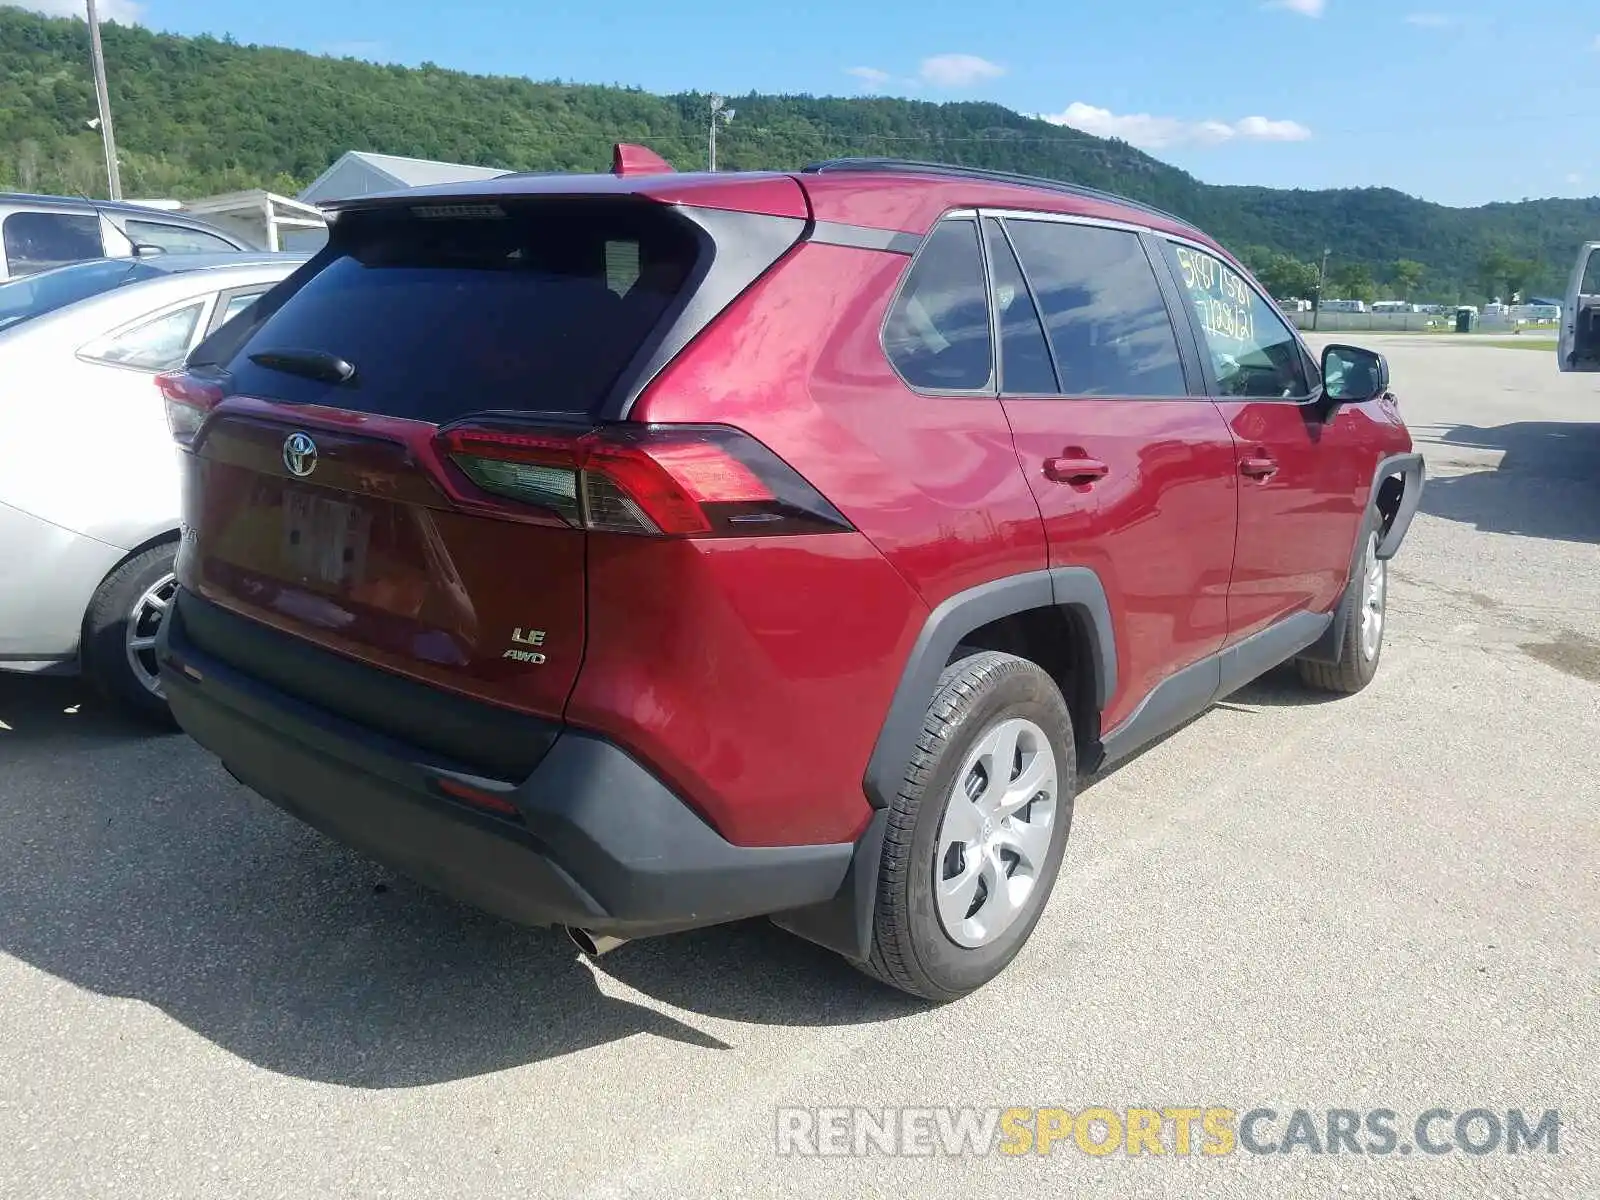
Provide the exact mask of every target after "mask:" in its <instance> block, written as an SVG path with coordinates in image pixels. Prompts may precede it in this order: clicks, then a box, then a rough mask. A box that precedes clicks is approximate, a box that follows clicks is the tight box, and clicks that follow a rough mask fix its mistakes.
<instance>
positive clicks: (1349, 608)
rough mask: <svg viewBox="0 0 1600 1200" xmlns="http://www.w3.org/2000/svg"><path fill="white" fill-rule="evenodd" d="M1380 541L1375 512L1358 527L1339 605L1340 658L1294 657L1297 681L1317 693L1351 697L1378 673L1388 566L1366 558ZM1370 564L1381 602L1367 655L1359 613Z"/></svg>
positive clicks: (1379, 521) (1364, 599)
mask: <svg viewBox="0 0 1600 1200" xmlns="http://www.w3.org/2000/svg"><path fill="white" fill-rule="evenodd" d="M1382 538H1383V521H1382V518H1381V516H1380V515H1379V514H1378V512H1377V510H1373V511H1372V512H1370V513H1369V514H1368V515H1367V519H1366V521H1365V522H1364V523H1363V524H1362V526H1361V537H1360V540H1359V541H1358V542H1357V547H1358V548H1357V553H1356V558H1355V566H1354V569H1353V570H1352V571H1351V573H1350V582H1349V584H1348V585H1346V587H1345V591H1344V598H1343V599H1342V600H1341V601H1340V602H1339V619H1340V620H1342V621H1343V622H1344V639H1343V640H1342V641H1341V642H1340V643H1339V659H1338V661H1337V662H1331V663H1326V662H1313V661H1311V660H1310V659H1305V658H1297V659H1296V660H1295V668H1296V670H1298V671H1299V673H1300V682H1301V683H1303V684H1305V686H1307V687H1309V688H1315V689H1316V690H1317V691H1319V692H1336V693H1339V694H1341V695H1346V696H1350V695H1354V694H1355V693H1356V692H1359V691H1360V690H1361V689H1362V688H1364V687H1366V686H1367V684H1369V683H1371V682H1372V680H1373V678H1374V677H1375V676H1376V675H1377V674H1378V663H1379V662H1380V661H1381V660H1382V658H1383V634H1384V630H1385V628H1386V627H1387V625H1388V620H1387V616H1388V603H1389V570H1388V564H1387V563H1386V562H1385V561H1383V560H1382V559H1375V560H1374V559H1369V558H1368V557H1367V556H1368V551H1369V549H1371V550H1373V551H1375V550H1376V546H1377V543H1378V542H1379V541H1381V540H1382ZM1371 561H1376V562H1377V564H1378V570H1379V571H1380V572H1381V573H1382V576H1383V584H1382V594H1381V600H1380V602H1379V606H1378V610H1379V615H1380V616H1381V617H1382V618H1383V619H1382V620H1380V621H1379V625H1378V634H1377V644H1376V646H1375V647H1373V648H1372V649H1371V651H1370V653H1369V652H1368V649H1367V647H1366V645H1364V644H1363V640H1362V610H1363V609H1364V608H1365V607H1366V606H1367V588H1366V581H1367V567H1368V564H1369V563H1370V562H1371Z"/></svg>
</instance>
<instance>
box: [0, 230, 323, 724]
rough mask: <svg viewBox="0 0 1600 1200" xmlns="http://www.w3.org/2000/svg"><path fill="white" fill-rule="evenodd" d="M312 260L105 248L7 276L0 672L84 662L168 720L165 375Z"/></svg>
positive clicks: (132, 701)
mask: <svg viewBox="0 0 1600 1200" xmlns="http://www.w3.org/2000/svg"><path fill="white" fill-rule="evenodd" d="M303 261H304V256H299V255H281V254H243V253H241V254H204V255H189V254H182V255H180V254H171V255H161V256H158V257H155V258H139V259H132V260H129V259H102V260H97V261H94V262H86V263H78V264H75V265H73V266H68V267H61V268H59V269H57V270H53V271H46V272H43V273H41V274H38V275H32V276H28V277H27V278H24V279H19V280H15V281H13V282H10V283H6V284H0V430H3V436H0V564H4V570H3V571H0V670H12V671H33V672H74V671H77V670H80V669H81V670H84V671H87V672H88V673H89V674H90V675H91V676H92V677H93V678H94V680H95V682H96V683H97V684H98V685H99V686H100V688H101V690H102V691H104V692H105V693H106V695H107V696H109V697H111V698H112V699H114V700H116V701H118V702H119V703H121V704H123V705H124V706H126V707H128V708H131V709H132V710H134V711H135V712H138V713H140V714H142V715H144V716H146V717H150V718H152V719H155V720H157V721H164V720H167V719H168V718H167V712H166V701H165V699H164V697H163V696H162V694H161V684H160V680H159V677H158V675H157V673H156V666H155V654H154V646H155V633H156V630H157V629H158V628H159V626H160V623H161V614H162V612H163V611H164V610H165V608H166V605H167V603H168V600H169V598H170V596H171V595H172V591H173V587H174V583H173V574H172V562H173V556H174V553H175V551H176V548H177V542H178V468H177V460H176V457H175V451H174V448H173V446H172V442H171V437H170V435H169V434H168V432H167V424H166V415H165V407H164V405H163V402H162V397H161V393H160V392H159V391H158V390H157V389H156V386H155V383H154V378H155V376H156V374H157V373H158V372H161V371H166V370H171V369H172V368H174V367H177V366H179V365H180V364H181V363H182V362H183V360H184V358H185V357H186V356H187V355H188V353H189V351H190V350H192V349H193V348H194V347H195V346H196V345H198V344H199V343H200V341H201V340H202V339H203V338H205V337H206V336H208V335H209V334H211V333H213V332H215V331H216V330H217V329H218V328H219V327H220V326H221V325H223V324H224V323H225V322H227V321H229V320H230V319H232V318H233V317H235V316H237V315H239V314H240V313H242V312H244V310H246V309H248V308H249V307H250V306H251V305H252V304H254V302H255V301H256V299H257V298H258V297H259V296H260V295H261V294H262V293H264V292H266V291H267V290H269V289H270V288H271V287H272V286H273V284H275V283H277V282H278V281H280V280H282V279H283V278H285V277H286V276H287V275H288V274H289V273H290V272H291V271H293V270H294V268H295V267H296V266H298V265H299V264H300V263H301V262H303ZM245 319H248V318H245Z"/></svg>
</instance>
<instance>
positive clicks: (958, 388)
mask: <svg viewBox="0 0 1600 1200" xmlns="http://www.w3.org/2000/svg"><path fill="white" fill-rule="evenodd" d="M883 348H884V350H885V352H886V353H887V354H888V355H889V361H890V362H892V363H893V364H894V367H895V370H897V371H899V372H900V377H901V378H902V379H904V380H905V381H906V382H907V383H908V384H910V385H911V386H912V387H914V388H922V389H925V390H927V391H937V392H972V391H979V390H987V389H988V388H989V386H990V382H991V380H992V379H993V377H994V365H993V363H994V347H993V339H992V338H991V336H990V331H989V298H988V293H987V291H986V290H985V287H984V278H983V257H982V254H981V253H980V251H979V249H978V223H977V222H976V221H972V220H967V219H964V218H962V219H956V220H950V221H944V222H941V223H940V224H939V225H938V226H937V227H936V228H935V229H934V231H933V232H932V233H930V234H929V235H928V240H927V243H926V244H925V245H924V246H923V248H922V251H921V253H919V254H918V255H917V260H916V262H915V263H913V264H912V266H911V274H910V275H909V276H907V277H906V281H905V286H904V287H902V288H901V289H900V295H899V297H898V298H897V299H896V300H895V303H894V308H893V309H891V310H890V312H889V319H888V321H887V323H886V324H885V326H884V331H883Z"/></svg>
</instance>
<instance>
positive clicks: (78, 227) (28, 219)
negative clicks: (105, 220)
mask: <svg viewBox="0 0 1600 1200" xmlns="http://www.w3.org/2000/svg"><path fill="white" fill-rule="evenodd" d="M0 238H3V239H4V244H5V248H6V262H7V264H9V266H10V268H11V273H12V274H13V275H31V274H33V273H34V272H35V271H44V270H48V269H49V268H50V267H59V266H63V265H64V264H66V263H74V262H83V261H84V260H85V259H90V258H99V257H100V256H101V255H102V254H104V253H105V244H104V243H103V242H102V241H101V240H100V218H99V217H96V216H92V215H91V216H78V215H76V214H73V213H51V212H18V213H12V214H11V215H10V216H9V217H7V218H6V219H5V224H4V227H3V228H0Z"/></svg>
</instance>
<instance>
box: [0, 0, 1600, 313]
mask: <svg viewBox="0 0 1600 1200" xmlns="http://www.w3.org/2000/svg"><path fill="white" fill-rule="evenodd" d="M105 48H106V58H107V63H108V72H109V75H110V87H111V98H112V105H113V112H114V114H115V116H116V129H117V141H118V147H119V150H120V152H121V153H120V159H121V161H122V164H123V187H124V191H125V192H126V193H127V194H128V195H130V196H150V197H156V196H175V197H194V196H200V195H205V194H209V193H214V192H221V191H230V190H234V189H238V188H245V187H257V186H264V187H270V188H272V189H274V190H277V191H280V192H287V193H290V194H293V193H294V192H295V191H297V190H298V189H299V188H300V187H302V186H304V185H305V184H306V183H308V182H309V181H310V180H311V179H313V178H314V177H315V176H316V175H318V174H320V173H321V171H322V170H323V169H324V168H326V167H327V166H328V165H329V163H331V162H332V161H333V160H334V159H335V158H337V157H338V156H339V155H340V154H342V153H343V152H344V151H346V150H376V151H381V152H384V153H389V154H406V155H415V156H418V157H423V158H442V159H449V160H452V161H459V162H467V163H480V164H486V165H491V166H503V167H507V168H512V169H517V170H596V169H604V168H605V166H606V164H607V163H608V161H609V150H610V146H611V143H612V142H614V141H618V140H626V141H638V142H643V143H646V144H647V145H649V146H651V147H652V148H654V149H655V150H657V151H658V152H660V153H662V154H664V155H665V156H666V157H668V158H670V159H671V160H672V161H673V162H675V163H676V164H677V165H678V166H679V167H680V168H693V167H703V166H704V165H705V161H706V146H705V132H704V130H705V121H704V116H705V112H706V103H707V97H705V96H703V95H693V94H690V95H678V96H655V95H650V94H647V93H645V92H641V91H637V90H633V89H625V88H617V87H596V86H591V85H578V84H562V83H537V82H533V81H530V80H527V79H512V78H497V77H486V76H475V75H466V74H462V73H460V72H455V71H446V70H442V69H440V68H438V67H435V66H432V65H424V66H423V67H421V68H418V69H411V68H405V67H397V66H377V65H373V64H370V63H365V62H359V61H356V60H353V59H333V58H325V57H316V56H313V55H309V54H303V53H300V52H297V51H289V50H280V49H273V48H269V47H256V46H241V45H237V44H235V43H233V42H231V41H226V40H224V41H218V40H216V39H214V38H181V37H174V36H169V35H164V34H156V33H152V32H150V31H148V30H145V29H141V28H136V27H134V28H130V27H123V26H117V25H108V26H106V27H105ZM88 62H89V54H88V28H87V26H86V25H85V24H84V23H83V22H82V21H77V20H60V19H51V18H46V17H40V16H35V15H33V14H31V13H25V12H22V11H21V10H19V9H13V8H0V190H4V189H7V188H11V189H20V190H33V191H45V192H62V193H69V194H70V193H84V194H87V195H104V194H105V179H104V171H103V165H102V160H101V155H100V142H99V135H98V134H97V133H96V132H95V131H94V130H93V129H91V128H89V127H88V125H87V122H88V120H89V119H90V118H91V117H93V116H94V114H95V101H94V88H93V84H92V80H91V76H90V72H89V67H88ZM729 102H730V104H732V105H733V106H735V107H736V108H737V109H738V118H737V120H736V121H735V122H734V123H733V124H732V125H731V126H729V127H728V128H727V129H726V130H725V131H724V133H723V134H722V136H721V138H720V139H719V145H718V159H719V162H718V165H719V166H720V167H723V168H741V167H773V168H790V169H792V168H795V167H799V166H801V165H803V164H804V163H806V162H809V161H812V160H814V159H819V158H827V157H832V156H838V155H846V154H862V155H873V156H895V157H905V158H919V159H928V160H936V161H942V162H953V163H966V164H971V165H977V166H986V167H998V168H1003V169H1006V170H1013V171H1023V172H1027V173H1030V174H1036V175H1046V176H1050V177H1053V178H1058V179H1068V180H1074V181H1077V182H1080V183H1086V184H1090V185H1093V186H1096V187H1103V188H1108V189H1110V190H1113V191H1118V192H1122V193H1124V194H1127V195H1130V196H1133V197H1136V198H1138V199H1141V200H1145V201H1148V202H1151V203H1154V204H1157V205H1160V206H1161V207H1163V208H1167V209H1170V210H1171V211H1173V212H1176V213H1178V214H1180V215H1181V216H1184V217H1187V218H1189V219H1190V220H1193V221H1195V222H1197V223H1198V224H1200V225H1202V226H1204V227H1205V228H1206V229H1208V230H1210V231H1211V232H1212V233H1214V234H1216V235H1217V236H1218V237H1220V238H1222V239H1223V240H1224V241H1225V242H1227V243H1229V244H1230V245H1231V246H1233V247H1234V248H1235V250H1237V251H1238V252H1240V253H1242V254H1244V255H1245V256H1246V257H1247V258H1248V260H1249V261H1250V263H1251V265H1252V266H1253V267H1255V268H1256V269H1257V270H1258V271H1259V272H1261V273H1262V274H1263V277H1264V278H1266V279H1267V280H1268V282H1269V285H1270V286H1272V287H1273V288H1274V290H1277V291H1280V292H1283V293H1285V294H1289V293H1303V292H1304V291H1305V290H1306V288H1307V287H1308V286H1309V285H1308V284H1307V282H1306V281H1307V279H1308V278H1310V279H1311V280H1313V281H1314V278H1315V267H1314V266H1313V265H1310V264H1313V263H1314V262H1315V261H1316V260H1317V259H1319V258H1320V257H1321V254H1322V251H1323V250H1324V249H1325V248H1331V249H1332V251H1333V259H1332V262H1331V264H1330V277H1331V280H1332V282H1331V283H1330V285H1329V293H1328V294H1330V295H1332V294H1334V293H1336V292H1337V293H1340V294H1343V295H1346V296H1350V295H1361V294H1362V293H1366V296H1367V297H1368V298H1370V296H1371V295H1373V294H1376V293H1379V292H1381V293H1384V294H1388V293H1397V292H1405V293H1408V294H1409V295H1410V296H1411V297H1412V298H1417V299H1422V298H1432V299H1440V300H1455V299H1457V298H1458V296H1459V297H1460V298H1463V299H1482V298H1484V296H1485V294H1490V293H1503V292H1506V291H1507V290H1508V289H1511V288H1517V287H1520V288H1523V289H1526V290H1530V291H1534V292H1541V291H1542V292H1550V291H1557V290H1559V289H1560V287H1561V286H1562V283H1563V281H1564V277H1565V272H1566V270H1567V268H1568V265H1569V264H1570V262H1571V259H1572V257H1573V256H1574V254H1575V253H1576V249H1577V246H1578V244H1579V243H1580V242H1582V241H1583V240H1585V239H1586V238H1596V237H1600V199H1596V200H1542V201H1534V202H1525V203H1518V204H1494V205H1489V206H1487V207H1483V208H1476V209H1452V208H1445V207H1442V206H1440V205H1435V204H1429V203H1426V202H1424V201H1421V200H1417V199H1414V198H1412V197H1409V196H1405V195H1403V194H1401V193H1399V192H1395V191H1390V190H1386V189H1360V190H1344V191H1321V192H1310V191H1284V190H1277V189H1272V188H1253V187H1217V186H1211V185H1207V184H1204V183H1201V182H1199V181H1198V180H1196V179H1195V178H1194V177H1193V176H1191V175H1188V174H1187V173H1185V172H1183V171H1180V170H1177V169H1176V168H1174V167H1170V166H1168V165H1166V164H1165V163H1162V162H1159V161H1157V160H1156V159H1153V158H1151V157H1150V156H1149V155H1147V154H1144V153H1142V152H1140V151H1138V150H1135V149H1133V148H1132V147H1131V146H1128V145H1126V144H1124V143H1122V142H1116V141H1106V140H1103V139H1100V138H1095V137H1091V136H1089V135H1088V134H1084V133H1079V132H1077V131H1076V130H1072V129H1066V128H1061V127H1058V126H1054V125H1050V124H1048V123H1046V122H1043V121H1038V120H1034V119H1031V118H1029V117H1025V116H1022V115H1021V114H1019V113H1015V112H1012V111H1010V110H1009V109H1006V108H1002V107H1000V106H999V105H994V104H975V103H964V104H943V105H935V104H927V103H922V102H917V101H909V100H894V99H880V98H872V99H828V98H813V97H809V96H761V95H749V96H740V97H733V98H730V101H729ZM1308 272H1309V276H1308V274H1307V273H1308Z"/></svg>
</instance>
